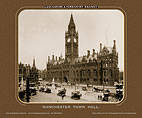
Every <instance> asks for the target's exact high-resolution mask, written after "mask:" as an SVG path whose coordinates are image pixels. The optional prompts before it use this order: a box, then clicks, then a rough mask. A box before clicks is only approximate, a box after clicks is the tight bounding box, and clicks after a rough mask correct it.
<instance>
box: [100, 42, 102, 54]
mask: <svg viewBox="0 0 142 118" xmlns="http://www.w3.org/2000/svg"><path fill="white" fill-rule="evenodd" d="M101 51H102V43H100V52H101Z"/></svg>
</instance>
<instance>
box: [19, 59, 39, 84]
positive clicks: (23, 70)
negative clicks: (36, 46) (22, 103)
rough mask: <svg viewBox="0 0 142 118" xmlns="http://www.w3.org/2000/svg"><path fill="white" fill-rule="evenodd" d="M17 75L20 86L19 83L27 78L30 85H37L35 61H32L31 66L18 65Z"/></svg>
mask: <svg viewBox="0 0 142 118" xmlns="http://www.w3.org/2000/svg"><path fill="white" fill-rule="evenodd" d="M18 70H19V72H18V75H19V84H21V81H26V79H27V78H29V81H30V83H37V82H38V78H39V77H38V76H39V74H38V73H39V72H38V71H39V70H38V69H37V68H36V66H35V59H33V66H32V67H31V66H30V65H27V64H22V63H21V62H20V64H19V65H18Z"/></svg>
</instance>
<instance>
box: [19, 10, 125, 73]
mask: <svg viewBox="0 0 142 118" xmlns="http://www.w3.org/2000/svg"><path fill="white" fill-rule="evenodd" d="M71 14H73V19H74V22H75V25H76V30H77V31H78V33H79V56H83V55H86V54H87V50H90V52H91V53H92V49H95V50H96V52H97V51H99V49H100V43H102V45H103V46H107V47H112V46H113V40H116V49H117V51H118V67H119V68H120V71H124V15H123V13H122V12H121V11H119V10H115V9H114V10H112V9H111V10H108V9H107V10H102V9H96V10H40V9H38V10H36V9H35V10H23V11H21V12H20V14H19V16H18V62H22V63H24V64H30V65H32V63H33V58H35V62H36V67H37V68H38V69H42V70H43V69H45V68H46V62H47V60H48V56H52V55H53V54H54V55H55V56H58V57H59V56H60V55H61V54H62V55H63V57H64V56H65V31H67V29H68V24H69V20H70V16H71ZM50 58H51V57H50Z"/></svg>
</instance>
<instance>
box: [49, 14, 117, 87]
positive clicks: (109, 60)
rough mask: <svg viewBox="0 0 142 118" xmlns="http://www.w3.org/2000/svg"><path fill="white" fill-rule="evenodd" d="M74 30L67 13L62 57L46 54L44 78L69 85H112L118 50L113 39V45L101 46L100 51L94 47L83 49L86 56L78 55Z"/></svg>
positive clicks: (76, 35) (115, 74) (76, 33)
mask: <svg viewBox="0 0 142 118" xmlns="http://www.w3.org/2000/svg"><path fill="white" fill-rule="evenodd" d="M78 40H79V38H78V32H77V31H76V26H75V23H74V20H73V16H72V14H71V18H70V22H69V25H68V31H66V32H65V58H63V57H62V56H60V57H59V58H57V56H56V57H55V56H54V55H52V59H50V56H48V62H47V79H48V80H49V81H52V80H53V78H54V80H55V81H56V82H68V83H71V84H75V83H76V84H79V83H82V84H94V85H102V84H103V85H114V82H115V81H119V68H118V53H117V51H116V42H115V40H114V44H113V47H112V48H110V47H106V46H104V47H102V44H100V51H99V52H97V53H96V52H95V49H93V50H92V54H91V53H90V51H89V50H88V51H87V55H84V56H81V57H79V50H78V45H79V44H78Z"/></svg>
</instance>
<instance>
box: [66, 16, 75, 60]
mask: <svg viewBox="0 0 142 118" xmlns="http://www.w3.org/2000/svg"><path fill="white" fill-rule="evenodd" d="M75 58H78V32H76V28H75V23H74V20H73V16H72V14H71V18H70V22H69V25H68V31H66V32H65V60H67V61H68V62H73V60H74V59H75Z"/></svg>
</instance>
